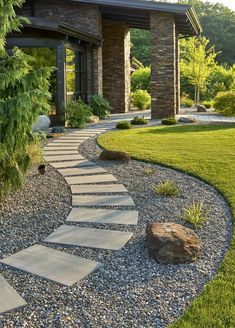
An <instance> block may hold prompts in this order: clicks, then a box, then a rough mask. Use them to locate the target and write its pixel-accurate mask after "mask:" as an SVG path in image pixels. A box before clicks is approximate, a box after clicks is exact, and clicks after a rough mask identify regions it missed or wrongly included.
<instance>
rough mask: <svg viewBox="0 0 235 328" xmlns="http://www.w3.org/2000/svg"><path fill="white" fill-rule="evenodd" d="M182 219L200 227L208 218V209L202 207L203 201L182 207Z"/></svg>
mask: <svg viewBox="0 0 235 328" xmlns="http://www.w3.org/2000/svg"><path fill="white" fill-rule="evenodd" d="M181 218H182V219H183V220H184V221H186V222H189V223H191V224H192V225H193V226H194V227H195V228H198V227H200V226H201V225H202V224H203V223H204V222H205V221H207V220H208V211H207V210H205V209H204V203H203V202H200V203H196V202H194V201H193V204H192V205H190V206H188V207H186V208H184V209H183V215H182V217H181Z"/></svg>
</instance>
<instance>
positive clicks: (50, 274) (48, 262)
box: [1, 245, 100, 286]
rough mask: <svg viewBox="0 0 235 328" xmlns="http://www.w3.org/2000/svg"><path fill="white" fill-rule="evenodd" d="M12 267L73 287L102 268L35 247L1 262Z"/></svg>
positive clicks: (51, 249)
mask: <svg viewBox="0 0 235 328" xmlns="http://www.w3.org/2000/svg"><path fill="white" fill-rule="evenodd" d="M1 262H2V263H5V264H7V265H10V266H11V267H14V268H17V269H20V270H23V271H26V272H29V273H32V274H35V275H37V276H40V277H42V278H45V279H49V280H52V281H55V282H58V283H60V284H63V285H66V286H71V285H73V284H74V283H75V282H77V281H79V280H81V279H82V278H84V277H85V276H87V275H88V274H90V273H91V272H92V271H94V270H95V269H97V268H98V267H99V266H100V263H98V262H94V261H91V260H88V259H84V258H82V257H78V256H75V255H71V254H67V253H64V252H61V251H58V250H55V249H53V248H49V247H45V246H41V245H34V246H32V247H28V248H26V249H24V250H23V251H20V252H18V253H16V254H14V255H12V256H10V257H7V258H5V259H4V260H2V261H1Z"/></svg>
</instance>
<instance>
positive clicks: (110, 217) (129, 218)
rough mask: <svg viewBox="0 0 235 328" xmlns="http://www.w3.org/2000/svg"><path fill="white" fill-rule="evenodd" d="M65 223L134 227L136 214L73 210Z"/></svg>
mask: <svg viewBox="0 0 235 328" xmlns="http://www.w3.org/2000/svg"><path fill="white" fill-rule="evenodd" d="M66 221H68V222H91V223H103V224H130V225H136V224H137V223H138V212H137V211H122V210H107V209H96V208H95V209H94V208H73V209H72V211H71V212H70V213H69V216H68V218H67V220H66Z"/></svg>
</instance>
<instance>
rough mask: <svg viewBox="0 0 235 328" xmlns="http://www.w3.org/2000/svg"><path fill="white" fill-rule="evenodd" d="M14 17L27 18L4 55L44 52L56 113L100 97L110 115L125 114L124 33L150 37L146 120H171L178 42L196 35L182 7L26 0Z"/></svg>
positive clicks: (138, 0) (132, 1) (117, 0)
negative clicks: (72, 102)
mask: <svg viewBox="0 0 235 328" xmlns="http://www.w3.org/2000/svg"><path fill="white" fill-rule="evenodd" d="M17 14H19V15H23V16H26V17H28V18H29V20H30V21H31V24H25V26H24V28H23V29H22V33H14V34H12V35H10V36H9V38H8V47H9V48H11V47H13V46H19V47H21V48H22V49H28V48H29V49H41V50H42V49H49V50H50V51H49V52H48V51H47V52H45V54H46V56H47V58H44V59H45V60H46V62H48V63H51V61H52V59H53V58H54V65H55V66H56V67H57V71H56V75H55V79H54V93H55V95H54V96H55V97H54V101H55V111H54V113H53V115H52V122H53V123H54V124H59V123H60V121H61V118H62V117H63V107H64V103H66V101H67V100H68V99H69V98H71V97H74V96H81V97H82V98H83V99H84V100H86V101H89V99H90V97H91V95H93V94H103V96H104V97H106V98H107V99H108V100H109V101H110V103H111V105H112V107H113V112H114V113H123V112H126V111H128V109H129V107H130V103H129V102H130V96H129V93H130V44H131V43H130V28H142V29H148V30H150V32H151V70H152V73H151V93H152V107H151V108H152V109H151V110H152V118H162V117H172V116H174V115H175V114H176V113H177V112H178V110H179V105H180V100H179V99H180V92H179V88H180V85H179V84H180V83H179V38H180V37H187V36H194V35H198V34H200V32H201V27H200V23H199V21H198V18H197V16H196V13H195V11H194V9H193V8H192V7H190V6H187V5H179V4H172V3H163V2H157V1H153V0H152V1H151V0H28V1H26V2H25V4H24V5H23V7H22V8H21V9H20V10H18V12H17Z"/></svg>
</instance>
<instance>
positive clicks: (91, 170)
mask: <svg viewBox="0 0 235 328" xmlns="http://www.w3.org/2000/svg"><path fill="white" fill-rule="evenodd" d="M59 172H60V173H61V174H62V175H63V176H73V175H86V174H96V173H105V172H107V171H106V170H105V169H103V168H102V167H100V166H90V167H89V166H88V167H84V168H69V169H60V170H59Z"/></svg>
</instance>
